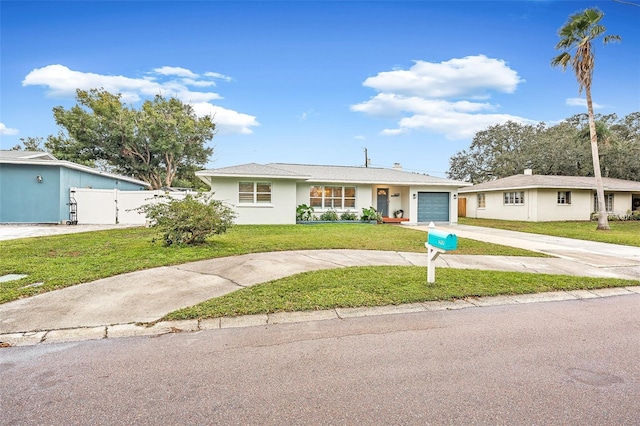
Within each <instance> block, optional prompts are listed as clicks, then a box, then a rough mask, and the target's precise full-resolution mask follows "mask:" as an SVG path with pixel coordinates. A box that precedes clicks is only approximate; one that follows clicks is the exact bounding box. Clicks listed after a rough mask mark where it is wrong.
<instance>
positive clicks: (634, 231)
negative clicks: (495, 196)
mask: <svg viewBox="0 0 640 426" xmlns="http://www.w3.org/2000/svg"><path fill="white" fill-rule="evenodd" d="M458 222H459V223H460V224H461V225H473V226H485V227H487V228H499V229H507V230H510V231H520V232H530V233H532V234H543V235H553V236H555V237H567V238H576V239H578V240H587V241H598V242H601V243H611V244H622V245H626V246H635V247H640V221H638V220H635V221H633V220H630V221H609V226H610V227H611V230H609V231H597V230H596V223H595V222H519V221H514V220H497V219H472V218H468V217H461V218H459V219H458Z"/></svg>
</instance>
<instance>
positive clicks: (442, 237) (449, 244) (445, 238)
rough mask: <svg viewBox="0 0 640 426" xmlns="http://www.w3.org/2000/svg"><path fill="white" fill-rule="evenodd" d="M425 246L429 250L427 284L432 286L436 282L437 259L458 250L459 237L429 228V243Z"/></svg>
mask: <svg viewBox="0 0 640 426" xmlns="http://www.w3.org/2000/svg"><path fill="white" fill-rule="evenodd" d="M424 245H425V247H426V248H427V282H428V283H430V284H431V283H434V282H436V264H435V261H436V259H437V258H438V256H440V253H446V252H447V251H449V250H455V249H457V248H458V237H457V236H456V234H449V233H446V232H443V231H439V230H437V229H434V227H431V226H429V234H428V235H427V242H426V243H424Z"/></svg>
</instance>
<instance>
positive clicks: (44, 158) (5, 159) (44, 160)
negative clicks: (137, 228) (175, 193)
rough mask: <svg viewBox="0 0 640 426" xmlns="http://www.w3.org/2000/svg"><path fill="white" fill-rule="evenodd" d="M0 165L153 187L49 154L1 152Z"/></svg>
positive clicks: (130, 178)
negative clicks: (46, 168) (71, 172)
mask: <svg viewBox="0 0 640 426" xmlns="http://www.w3.org/2000/svg"><path fill="white" fill-rule="evenodd" d="M0 164H18V165H37V166H58V167H66V168H68V169H73V170H78V171H81V172H85V173H90V174H94V175H100V176H105V177H109V178H112V179H118V180H121V181H125V182H131V183H134V184H136V185H141V186H146V187H150V186H151V185H150V184H148V183H147V182H144V181H142V180H139V179H135V178H132V177H128V176H122V175H117V174H115V173H109V172H103V171H102V170H98V169H94V168H92V167H88V166H83V165H82V164H77V163H73V162H71V161H64V160H58V159H56V157H54V156H53V155H51V154H49V153H48V152H35V151H0Z"/></svg>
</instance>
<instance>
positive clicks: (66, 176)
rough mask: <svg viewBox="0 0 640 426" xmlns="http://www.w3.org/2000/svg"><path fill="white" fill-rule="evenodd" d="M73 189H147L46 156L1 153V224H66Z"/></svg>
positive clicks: (135, 181)
mask: <svg viewBox="0 0 640 426" xmlns="http://www.w3.org/2000/svg"><path fill="white" fill-rule="evenodd" d="M72 187H76V188H94V189H119V190H126V191H132V190H145V189H148V188H149V187H150V185H149V184H148V183H146V182H143V181H140V180H138V179H134V178H130V177H126V176H120V175H116V174H113V173H107V172H102V171H100V170H97V169H93V168H91V167H87V166H83V165H80V164H76V163H72V162H70V161H62V160H58V159H56V158H55V157H54V156H53V155H51V154H49V153H47V152H33V151H0V223H65V222H67V221H68V220H69V219H70V216H69V213H70V211H69V207H70V206H69V203H70V201H71V200H70V199H69V196H70V188H72Z"/></svg>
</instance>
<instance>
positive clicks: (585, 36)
mask: <svg viewBox="0 0 640 426" xmlns="http://www.w3.org/2000/svg"><path fill="white" fill-rule="evenodd" d="M603 16H604V13H603V12H601V11H600V10H599V9H596V8H592V9H586V10H584V11H582V12H578V13H576V14H574V15H571V16H570V17H569V20H568V21H567V22H566V23H565V24H564V25H563V26H562V27H561V28H560V29H559V30H558V36H559V37H560V41H559V42H558V44H556V50H562V51H563V52H562V53H561V54H559V55H558V56H556V57H555V58H553V59H552V60H551V65H552V66H554V67H557V66H559V67H561V68H562V70H563V71H564V70H566V69H567V65H569V64H571V67H572V68H573V71H574V72H575V73H576V78H577V80H578V86H579V91H578V93H579V94H582V90H584V92H585V95H586V97H587V110H588V112H589V134H590V136H591V156H592V157H593V171H594V174H595V177H596V196H597V199H598V228H597V229H599V230H608V229H609V220H608V219H607V211H606V206H605V201H604V187H603V185H602V174H601V172H600V157H599V154H598V135H597V133H596V122H595V118H594V115H593V102H592V100H591V82H592V80H593V68H594V67H595V56H594V49H593V47H592V46H591V41H592V40H595V39H596V38H598V37H599V36H601V35H603V34H604V32H605V31H606V30H607V29H606V28H605V27H604V26H602V25H600V24H599V22H600V20H601V19H602V17H603ZM620 40H621V38H620V36H617V35H607V36H605V37H604V39H603V42H604V44H607V43H609V42H613V41H620ZM573 50H575V52H574V54H573V56H571V53H569V52H570V51H573Z"/></svg>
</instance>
